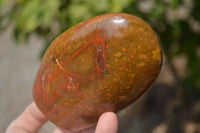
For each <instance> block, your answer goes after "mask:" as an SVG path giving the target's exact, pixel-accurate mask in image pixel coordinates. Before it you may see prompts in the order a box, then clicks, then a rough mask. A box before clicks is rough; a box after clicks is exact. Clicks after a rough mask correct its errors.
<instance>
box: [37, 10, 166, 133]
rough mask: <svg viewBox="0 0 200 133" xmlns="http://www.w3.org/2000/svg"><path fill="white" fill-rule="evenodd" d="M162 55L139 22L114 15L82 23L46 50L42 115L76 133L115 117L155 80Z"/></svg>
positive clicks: (41, 82)
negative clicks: (105, 116)
mask: <svg viewBox="0 0 200 133" xmlns="http://www.w3.org/2000/svg"><path fill="white" fill-rule="evenodd" d="M161 66H162V51H161V48H160V45H159V41H158V39H157V36H156V34H155V33H154V31H153V30H152V29H151V28H150V26H149V25H148V24H147V23H145V22H144V21H143V20H141V19H140V18H137V17H135V16H132V15H129V14H123V13H110V14H105V15H101V16H97V17H94V18H92V19H90V20H87V21H84V22H82V23H80V24H78V25H76V26H74V27H72V28H71V29H69V30H67V31H66V32H64V33H63V34H61V35H60V36H58V37H57V38H56V39H55V40H54V41H53V42H52V44H51V45H50V47H49V48H48V49H47V51H46V53H45V55H44V57H43V60H42V63H41V66H40V69H39V71H38V74H37V76H36V79H35V84H34V88H33V97H34V100H35V102H36V104H37V106H38V107H39V109H40V110H41V111H42V112H43V113H44V114H45V115H46V116H47V117H48V119H49V120H50V121H52V122H53V123H55V124H56V125H57V126H60V127H62V128H65V129H68V130H70V131H78V130H80V129H84V128H87V127H89V126H91V125H93V124H94V123H95V122H96V121H97V120H98V118H99V116H100V115H101V114H102V113H103V112H106V111H113V112H117V111H119V110H121V109H122V108H124V107H126V106H128V105H129V104H131V103H132V102H134V101H135V100H137V99H138V98H139V97H140V96H142V95H143V94H144V93H145V92H146V91H147V90H148V89H149V88H150V87H151V86H152V84H153V82H154V81H155V80H156V78H157V76H158V74H159V72H160V69H161Z"/></svg>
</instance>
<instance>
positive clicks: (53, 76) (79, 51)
mask: <svg viewBox="0 0 200 133" xmlns="http://www.w3.org/2000/svg"><path fill="white" fill-rule="evenodd" d="M100 29H101V27H100V28H99V29H98V30H97V31H96V33H95V34H94V36H93V37H92V38H91V39H90V40H89V41H88V43H87V44H85V45H84V46H83V47H81V48H80V49H79V50H78V51H76V52H75V53H74V54H73V55H72V56H71V57H70V58H69V59H68V60H67V61H65V62H64V64H65V65H67V64H68V63H69V62H70V61H71V60H72V59H73V58H75V57H76V56H77V55H78V54H80V53H81V52H82V51H83V50H84V49H86V48H87V47H88V46H89V45H90V44H91V42H92V41H93V40H94V38H95V37H96V36H97V35H98V32H99V31H100ZM101 41H102V40H101ZM102 49H105V43H103V47H102ZM61 70H62V69H57V71H56V72H55V73H53V75H51V76H49V77H50V78H49V79H48V84H49V83H50V82H51V81H52V80H53V79H54V78H55V77H56V76H57V75H58V74H59V72H60V71H61ZM66 76H68V75H66ZM68 77H69V76H68ZM40 86H41V84H40V85H39V86H38V87H37V88H36V89H39V88H40Z"/></svg>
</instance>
